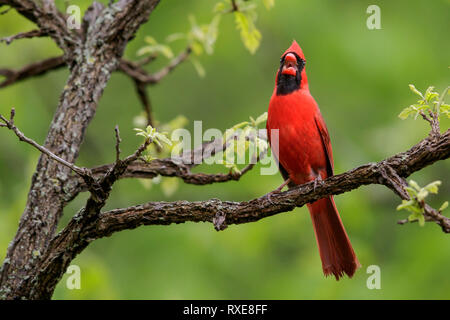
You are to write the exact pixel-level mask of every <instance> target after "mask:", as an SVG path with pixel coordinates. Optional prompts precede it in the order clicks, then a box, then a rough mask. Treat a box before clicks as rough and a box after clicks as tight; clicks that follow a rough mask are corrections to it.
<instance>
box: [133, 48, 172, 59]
mask: <svg viewBox="0 0 450 320" xmlns="http://www.w3.org/2000/svg"><path fill="white" fill-rule="evenodd" d="M153 53H161V54H162V55H164V56H165V57H166V58H168V59H172V58H173V56H174V54H173V52H172V49H170V47H169V46H167V45H165V44H155V45H151V46H146V47H142V48H140V49H139V50H138V51H137V55H138V56H142V55H145V54H153Z"/></svg>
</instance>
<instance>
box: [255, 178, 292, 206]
mask: <svg viewBox="0 0 450 320" xmlns="http://www.w3.org/2000/svg"><path fill="white" fill-rule="evenodd" d="M289 182H291V179H290V178H289V179H287V180H286V181H284V182H283V183H282V184H281V186H279V187H278V188H276V189H275V190H273V191H270V192H269V193H267V194H265V195H264V196H262V198H267V200H268V201H269V202H270V203H271V204H273V202H272V196H273V195H274V194H278V193H281V190H283V188H284V187H285V186H286V185H287V184H288V183H289Z"/></svg>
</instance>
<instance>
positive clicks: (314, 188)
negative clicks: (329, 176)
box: [313, 174, 323, 191]
mask: <svg viewBox="0 0 450 320" xmlns="http://www.w3.org/2000/svg"><path fill="white" fill-rule="evenodd" d="M322 181H323V179H322V177H321V176H320V174H319V175H318V176H317V178H315V179H314V187H313V190H314V191H316V188H317V184H318V183H322Z"/></svg>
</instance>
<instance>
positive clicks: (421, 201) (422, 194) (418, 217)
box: [397, 180, 448, 226]
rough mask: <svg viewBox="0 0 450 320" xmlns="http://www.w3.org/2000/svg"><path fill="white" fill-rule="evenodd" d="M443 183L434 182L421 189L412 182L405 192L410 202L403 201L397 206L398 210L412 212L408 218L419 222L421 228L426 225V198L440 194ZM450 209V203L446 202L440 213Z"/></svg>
mask: <svg viewBox="0 0 450 320" xmlns="http://www.w3.org/2000/svg"><path fill="white" fill-rule="evenodd" d="M440 185H441V181H434V182H431V183H429V184H428V185H426V186H425V187H423V188H422V187H420V186H419V185H418V183H417V182H415V181H414V180H410V181H409V183H408V186H407V187H405V190H406V191H407V192H408V194H409V196H410V200H403V201H402V203H401V204H400V205H398V206H397V210H406V211H409V212H410V215H409V216H408V221H418V222H419V225H420V226H423V225H424V224H425V216H424V215H423V213H424V205H425V198H426V197H427V196H428V195H429V194H430V193H435V194H436V193H438V190H439V186H440ZM447 207H448V201H445V202H444V203H443V204H442V206H441V207H440V208H439V210H438V211H439V212H442V211H443V210H444V209H445V208H447Z"/></svg>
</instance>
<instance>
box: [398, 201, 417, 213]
mask: <svg viewBox="0 0 450 320" xmlns="http://www.w3.org/2000/svg"><path fill="white" fill-rule="evenodd" d="M414 205H415V201H414V200H402V203H401V204H399V205H398V206H397V211H400V210H403V209H407V208H409V207H411V206H414Z"/></svg>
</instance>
